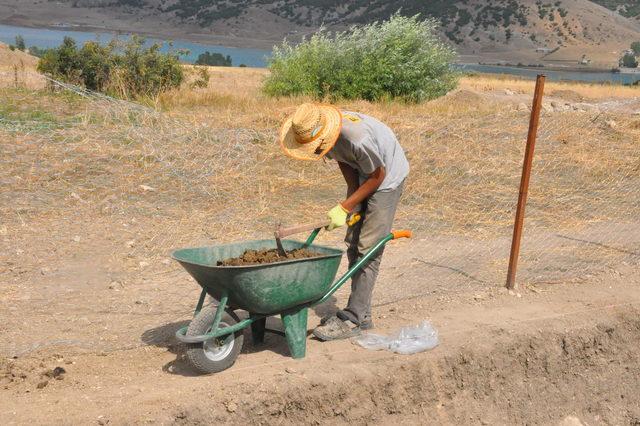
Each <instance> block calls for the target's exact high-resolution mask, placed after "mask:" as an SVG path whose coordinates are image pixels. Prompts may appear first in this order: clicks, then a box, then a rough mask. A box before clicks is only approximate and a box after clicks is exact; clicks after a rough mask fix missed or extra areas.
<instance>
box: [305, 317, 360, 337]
mask: <svg viewBox="0 0 640 426" xmlns="http://www.w3.org/2000/svg"><path fill="white" fill-rule="evenodd" d="M349 324H351V322H350V321H342V320H341V319H340V318H338V317H337V316H335V315H334V316H332V317H330V318H328V319H327V320H326V321H325V323H324V324H321V325H319V326H318V327H316V329H315V330H313V335H314V336H316V337H317V338H318V339H320V340H322V341H323V342H327V341H329V340H340V339H348V338H350V337H354V336H358V335H359V334H360V327H359V326H357V325H354V326H353V327H352V326H350V325H349Z"/></svg>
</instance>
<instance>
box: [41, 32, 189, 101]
mask: <svg viewBox="0 0 640 426" xmlns="http://www.w3.org/2000/svg"><path fill="white" fill-rule="evenodd" d="M160 48H161V45H159V44H153V45H151V46H149V47H145V40H144V39H143V38H141V37H137V36H134V37H132V38H131V39H130V40H129V41H127V42H120V41H118V40H113V41H112V42H110V43H109V44H107V45H101V44H99V43H97V42H93V41H89V42H87V43H85V44H84V46H82V48H80V49H78V47H77V45H76V42H75V41H74V40H73V39H72V38H70V37H65V39H64V41H63V43H62V45H60V46H59V47H57V48H53V49H47V50H46V51H45V52H44V55H43V56H42V58H41V59H40V61H39V63H38V71H40V72H42V73H44V74H48V75H50V76H51V77H53V78H56V79H60V80H63V81H66V82H70V83H73V84H78V85H82V86H84V87H86V88H87V89H89V90H94V91H98V92H103V93H107V94H110V95H114V96H119V97H123V98H133V97H144V96H150V97H154V96H157V95H158V94H159V93H161V92H163V91H165V90H168V89H170V88H174V87H178V86H180V84H181V83H182V80H183V78H184V75H183V71H182V66H181V65H180V62H179V61H178V56H177V55H175V54H173V53H162V52H160Z"/></svg>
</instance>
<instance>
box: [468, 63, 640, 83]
mask: <svg viewBox="0 0 640 426" xmlns="http://www.w3.org/2000/svg"><path fill="white" fill-rule="evenodd" d="M458 67H459V69H461V70H462V71H475V72H479V73H490V74H510V75H517V76H520V77H524V78H532V79H533V78H536V76H537V75H538V74H544V75H546V76H547V80H554V81H584V82H588V83H606V82H610V83H619V84H633V83H635V82H636V81H639V80H640V73H638V74H623V73H613V72H587V71H552V70H546V69H544V68H537V69H529V68H519V67H505V66H497V65H479V64H460V65H458Z"/></svg>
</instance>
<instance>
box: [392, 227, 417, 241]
mask: <svg viewBox="0 0 640 426" xmlns="http://www.w3.org/2000/svg"><path fill="white" fill-rule="evenodd" d="M391 234H392V235H393V239H394V240H397V239H398V238H411V236H412V233H411V231H409V230H408V229H401V230H399V231H391Z"/></svg>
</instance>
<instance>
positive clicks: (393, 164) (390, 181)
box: [326, 111, 409, 191]
mask: <svg viewBox="0 0 640 426" xmlns="http://www.w3.org/2000/svg"><path fill="white" fill-rule="evenodd" d="M326 156H327V158H329V159H331V160H336V161H340V162H342V163H346V164H348V165H349V166H351V167H353V168H354V169H355V170H356V171H357V172H358V175H359V177H360V184H361V185H362V183H363V182H364V181H365V180H367V178H368V177H369V175H371V173H373V172H374V171H375V170H376V169H377V168H378V167H384V168H385V171H386V176H385V178H384V181H383V182H382V184H381V185H380V187H379V188H378V191H390V190H392V189H396V188H397V187H398V186H399V185H400V184H401V183H402V181H404V179H405V178H406V177H407V175H408V174H409V162H408V161H407V158H406V157H405V155H404V151H403V150H402V147H401V146H400V144H399V143H398V139H397V138H396V135H395V134H394V133H393V131H392V130H391V129H390V128H389V127H387V126H386V125H385V124H384V123H382V122H380V121H378V120H376V119H375V118H373V117H369V116H368V115H364V114H360V113H356V112H349V111H343V113H342V131H341V132H340V137H339V138H338V141H337V142H336V144H335V146H334V147H333V148H332V149H331V151H329V152H328V153H327V155H326Z"/></svg>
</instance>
